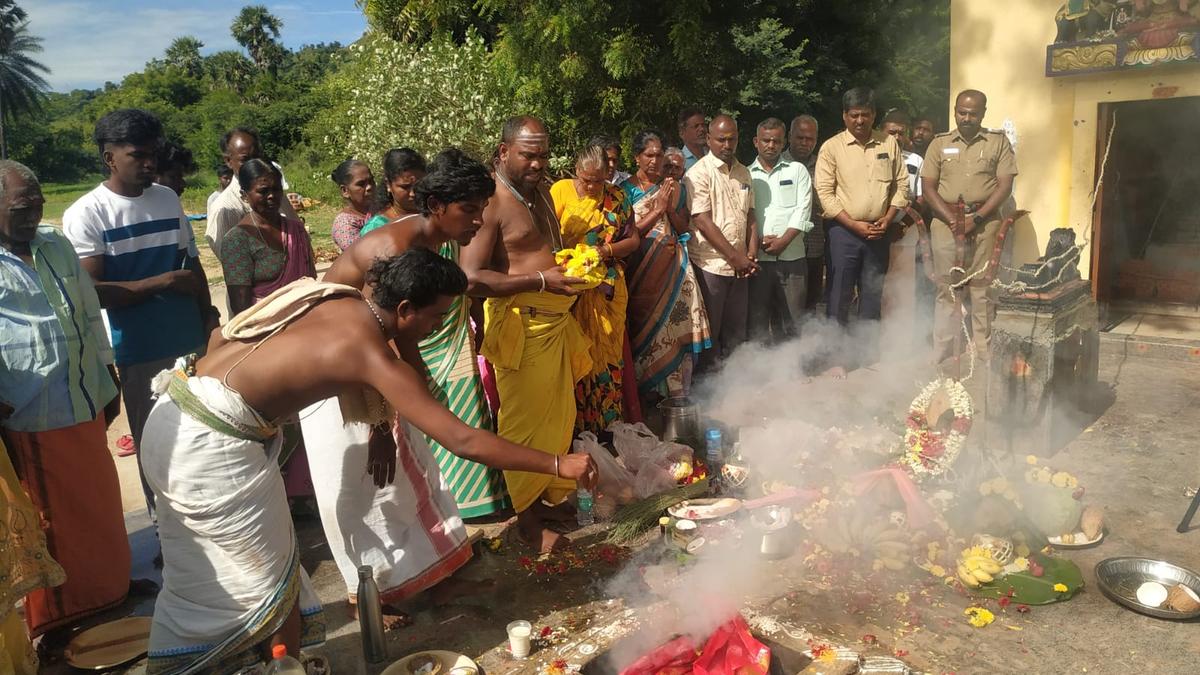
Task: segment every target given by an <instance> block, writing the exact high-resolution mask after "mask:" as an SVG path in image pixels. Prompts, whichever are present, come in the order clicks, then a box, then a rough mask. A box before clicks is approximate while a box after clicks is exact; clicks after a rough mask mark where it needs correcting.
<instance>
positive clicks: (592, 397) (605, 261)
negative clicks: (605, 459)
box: [550, 144, 640, 433]
mask: <svg viewBox="0 0 1200 675" xmlns="http://www.w3.org/2000/svg"><path fill="white" fill-rule="evenodd" d="M607 176H608V157H607V155H606V154H605V152H604V148H603V147H602V146H600V145H598V144H589V145H588V146H587V147H585V148H584V149H583V150H582V151H581V152H580V153H579V156H578V157H577V158H576V161H575V177H574V178H567V179H563V180H560V181H558V182H557V183H555V184H554V185H553V186H552V187H551V188H550V196H551V198H552V199H553V200H554V211H555V214H556V215H557V216H558V222H559V223H560V226H561V231H562V242H563V246H564V251H563V252H562V253H560V254H559V258H560V259H561V260H562V261H563V262H564V263H565V264H566V265H567V266H568V268H569V269H570V268H571V264H572V263H571V258H572V257H578V258H580V259H583V258H587V259H588V260H589V261H592V260H594V261H596V264H595V269H594V270H593V272H592V274H591V275H589V277H592V278H593V283H595V284H596V285H595V286H594V287H593V288H590V289H588V290H586V291H584V292H583V293H581V294H580V295H579V298H578V300H577V301H576V302H575V306H574V308H572V310H571V313H572V314H574V315H575V319H576V320H577V321H578V322H579V325H580V328H582V329H583V332H584V334H585V335H587V336H588V337H589V338H591V340H592V351H591V355H592V370H591V372H590V373H588V375H587V376H585V377H584V378H583V379H582V380H581V381H580V382H579V383H578V384H577V385H575V404H576V408H577V410H578V414H577V416H576V418H575V430H576V431H577V432H579V431H591V432H593V433H598V432H600V431H603V430H605V429H607V428H608V426H609V425H610V424H612V423H613V422H615V421H618V420H622V419H626V418H627V414H626V413H627V411H626V410H625V407H626V406H625V403H624V401H627V400H629V398H632V399H633V400H634V401H636V400H637V398H636V396H632V397H628V396H625V393H626V392H625V391H624V389H623V385H624V379H625V378H624V372H623V371H624V369H625V368H626V359H625V354H626V342H627V340H626V335H625V311H626V308H627V306H628V303H629V291H628V289H627V288H626V286H625V265H624V262H623V259H624V258H625V257H626V256H628V255H630V254H631V253H633V252H634V251H636V250H637V249H638V245H639V242H640V240H639V238H638V234H637V229H636V228H634V227H633V209H632V207H631V206H630V204H629V200H628V199H627V198H626V196H625V193H624V192H623V191H622V190H621V189H620V188H618V187H616V186H613V185H610V184H609V183H608V182H607V181H606V177H607ZM630 365H632V364H630ZM630 386H631V387H636V383H634V382H631V383H630ZM633 391H634V390H631V393H632V392H633Z"/></svg>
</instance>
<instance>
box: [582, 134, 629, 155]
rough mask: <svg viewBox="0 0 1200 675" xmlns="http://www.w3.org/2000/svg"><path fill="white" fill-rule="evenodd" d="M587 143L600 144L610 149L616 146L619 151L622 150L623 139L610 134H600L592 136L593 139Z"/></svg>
mask: <svg viewBox="0 0 1200 675" xmlns="http://www.w3.org/2000/svg"><path fill="white" fill-rule="evenodd" d="M587 144H588V145H598V146H600V147H602V148H604V149H605V150H608V149H609V148H616V149H617V151H618V152H619V151H620V150H621V141H618V140H617V139H616V138H613V137H612V136H609V135H608V134H598V135H596V136H592V140H590V141H588V142H587Z"/></svg>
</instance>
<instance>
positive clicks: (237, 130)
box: [221, 127, 262, 156]
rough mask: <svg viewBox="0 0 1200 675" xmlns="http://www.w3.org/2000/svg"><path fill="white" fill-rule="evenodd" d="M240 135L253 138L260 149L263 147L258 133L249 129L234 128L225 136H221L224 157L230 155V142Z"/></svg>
mask: <svg viewBox="0 0 1200 675" xmlns="http://www.w3.org/2000/svg"><path fill="white" fill-rule="evenodd" d="M238 134H245V135H246V136H249V137H250V138H253V139H254V144H255V145H257V146H259V148H261V147H262V142H261V141H260V140H259V138H258V132H257V131H255V130H253V129H251V128H249V127H234V128H232V129H230V130H229V131H226V132H225V134H224V135H222V136H221V155H222V156H224V155H227V154H229V141H232V140H233V137H234V136H236V135H238Z"/></svg>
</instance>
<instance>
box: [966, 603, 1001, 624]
mask: <svg viewBox="0 0 1200 675" xmlns="http://www.w3.org/2000/svg"><path fill="white" fill-rule="evenodd" d="M963 614H964V615H966V616H967V623H969V624H971V625H972V626H974V627H976V628H983V627H984V626H986V625H988V624H990V623H991V622H993V621H995V620H996V615H995V614H992V613H991V612H990V611H988V610H986V609H984V608H983V607H968V608H967V609H966V610H965V611H963Z"/></svg>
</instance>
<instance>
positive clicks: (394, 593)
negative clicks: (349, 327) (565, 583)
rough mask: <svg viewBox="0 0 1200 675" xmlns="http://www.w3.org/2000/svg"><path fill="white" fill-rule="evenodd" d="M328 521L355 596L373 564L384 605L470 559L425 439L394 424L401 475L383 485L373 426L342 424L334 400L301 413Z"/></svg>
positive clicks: (328, 530)
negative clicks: (363, 571)
mask: <svg viewBox="0 0 1200 675" xmlns="http://www.w3.org/2000/svg"><path fill="white" fill-rule="evenodd" d="M300 425H301V428H302V429H303V431H304V443H305V446H306V447H307V449H308V463H309V466H310V467H311V469H312V475H313V487H314V489H315V492H316V495H317V505H318V507H319V508H320V510H321V524H322V525H323V526H324V527H325V537H326V539H328V541H329V549H330V551H332V552H333V559H334V561H335V562H336V563H337V566H338V570H340V571H341V573H342V577H343V578H344V579H345V580H346V590H347V593H348V594H349V595H350V598H351V600H354V596H355V594H356V592H357V590H358V568H359V566H360V565H370V566H371V568H372V569H373V571H374V574H375V583H376V584H377V585H378V586H379V593H380V596H381V597H382V598H383V601H384V602H397V601H399V600H403V599H404V598H407V597H410V596H412V595H414V594H416V593H419V592H421V591H423V590H425V589H427V588H429V587H430V586H433V585H434V584H436V583H437V582H439V581H441V580H442V579H445V578H446V577H448V576H450V575H451V574H452V573H453V572H454V571H455V570H457V569H458V568H460V567H462V566H463V565H464V564H465V563H466V562H467V561H468V560H470V559H471V546H470V544H469V543H468V541H467V532H466V528H465V527H464V526H463V522H462V518H461V517H460V516H459V513H458V506H457V505H456V504H455V502H454V496H453V495H452V494H451V493H450V490H449V488H448V486H447V484H446V481H445V479H444V478H443V477H442V474H441V471H439V469H438V464H437V460H435V459H434V457H433V453H432V452H431V451H430V450H429V445H428V444H427V443H426V441H425V436H424V435H423V434H422V433H421V432H420V431H418V430H416V429H413V428H412V427H411V426H409V425H408V424H407V423H404V422H401V423H399V424H397V425H395V428H394V429H395V431H396V433H397V438H396V441H397V443H396V445H397V448H398V456H397V462H396V479H395V481H394V482H393V483H392V484H391V485H388V486H387V487H384V488H383V489H380V488H378V487H376V486H375V484H374V483H373V482H372V478H371V476H370V475H368V474H367V439H368V436H369V433H370V427H369V426H368V425H366V424H363V423H361V422H351V423H349V424H346V423H344V422H343V418H342V412H341V410H340V409H339V406H338V400H337V399H335V398H331V399H328V400H325V401H321V402H319V403H316V404H313V405H311V406H309V407H308V408H305V409H304V410H303V411H301V413H300Z"/></svg>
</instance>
